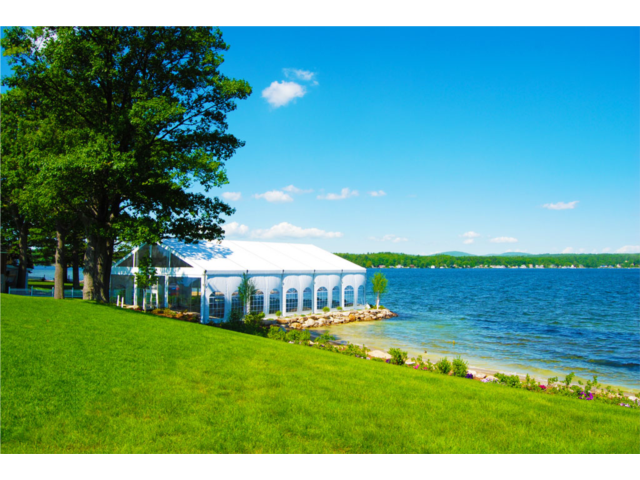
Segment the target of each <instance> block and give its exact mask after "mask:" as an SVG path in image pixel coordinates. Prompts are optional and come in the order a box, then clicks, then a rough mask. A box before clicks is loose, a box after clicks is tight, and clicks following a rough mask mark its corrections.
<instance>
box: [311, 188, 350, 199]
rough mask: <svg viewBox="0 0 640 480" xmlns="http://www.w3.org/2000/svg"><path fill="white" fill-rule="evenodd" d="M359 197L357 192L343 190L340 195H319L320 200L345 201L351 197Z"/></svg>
mask: <svg viewBox="0 0 640 480" xmlns="http://www.w3.org/2000/svg"><path fill="white" fill-rule="evenodd" d="M358 195H359V193H358V191H357V190H350V189H348V188H343V189H342V190H341V191H340V193H327V194H326V195H318V198H319V199H320V200H344V199H345V198H349V197H357V196H358Z"/></svg>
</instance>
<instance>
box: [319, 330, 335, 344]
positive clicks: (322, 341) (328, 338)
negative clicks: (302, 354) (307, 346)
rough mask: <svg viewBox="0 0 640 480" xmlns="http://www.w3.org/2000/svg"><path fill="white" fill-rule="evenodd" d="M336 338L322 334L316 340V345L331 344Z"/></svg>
mask: <svg viewBox="0 0 640 480" xmlns="http://www.w3.org/2000/svg"><path fill="white" fill-rule="evenodd" d="M335 339H336V337H334V336H333V335H331V334H329V333H326V332H325V333H323V334H322V335H320V336H319V337H318V338H316V343H318V344H320V345H325V344H327V343H329V342H333V341H335Z"/></svg>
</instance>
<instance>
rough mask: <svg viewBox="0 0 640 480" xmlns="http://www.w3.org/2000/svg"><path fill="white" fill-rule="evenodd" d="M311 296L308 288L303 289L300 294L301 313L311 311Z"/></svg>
mask: <svg viewBox="0 0 640 480" xmlns="http://www.w3.org/2000/svg"><path fill="white" fill-rule="evenodd" d="M312 303H313V296H312V294H311V289H310V288H308V287H307V288H305V289H304V292H302V311H303V312H305V311H307V310H311V309H312V308H313V306H312Z"/></svg>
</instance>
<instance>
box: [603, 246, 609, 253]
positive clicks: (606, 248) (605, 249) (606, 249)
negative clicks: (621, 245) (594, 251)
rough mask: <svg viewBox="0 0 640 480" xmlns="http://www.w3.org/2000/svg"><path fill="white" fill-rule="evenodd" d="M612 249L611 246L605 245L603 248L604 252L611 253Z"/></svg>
mask: <svg viewBox="0 0 640 480" xmlns="http://www.w3.org/2000/svg"><path fill="white" fill-rule="evenodd" d="M610 251H611V249H610V248H609V247H605V248H603V249H602V253H609V252H610Z"/></svg>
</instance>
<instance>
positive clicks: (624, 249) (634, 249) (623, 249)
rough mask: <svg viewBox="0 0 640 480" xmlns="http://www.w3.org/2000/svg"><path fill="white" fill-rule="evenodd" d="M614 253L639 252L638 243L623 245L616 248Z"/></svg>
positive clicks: (639, 246)
mask: <svg viewBox="0 0 640 480" xmlns="http://www.w3.org/2000/svg"><path fill="white" fill-rule="evenodd" d="M616 253H640V245H625V246H624V247H620V248H619V249H617V250H616Z"/></svg>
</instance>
